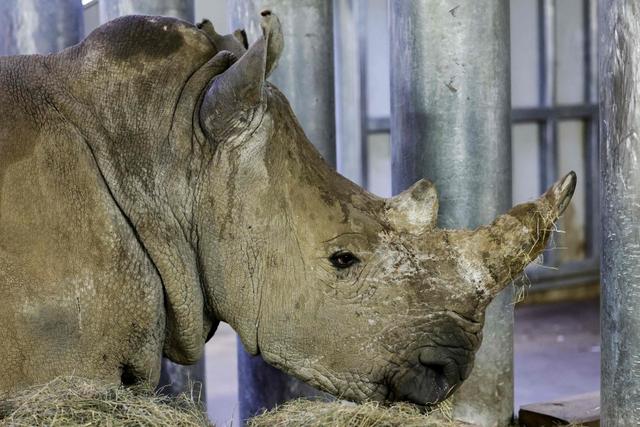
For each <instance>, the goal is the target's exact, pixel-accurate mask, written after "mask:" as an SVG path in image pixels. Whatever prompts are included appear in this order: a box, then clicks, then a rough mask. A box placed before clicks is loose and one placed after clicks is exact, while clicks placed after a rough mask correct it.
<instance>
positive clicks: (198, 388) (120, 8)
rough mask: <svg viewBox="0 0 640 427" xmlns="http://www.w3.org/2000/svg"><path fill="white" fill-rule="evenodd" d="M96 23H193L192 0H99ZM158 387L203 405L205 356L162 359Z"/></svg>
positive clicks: (204, 400) (204, 394)
mask: <svg viewBox="0 0 640 427" xmlns="http://www.w3.org/2000/svg"><path fill="white" fill-rule="evenodd" d="M99 6H100V22H103V23H104V22H107V21H110V20H112V19H115V18H117V17H119V16H124V15H159V16H172V17H174V18H179V19H183V20H185V21H189V22H193V20H194V0H100V3H99ZM159 387H160V390H161V391H162V392H163V393H165V394H169V395H177V394H180V393H193V394H194V395H195V397H198V398H199V400H200V401H201V402H202V403H203V404H205V403H206V401H207V399H206V384H205V358H204V357H203V358H202V359H200V360H199V361H198V362H197V363H196V364H195V365H192V366H184V365H179V364H177V363H173V362H171V361H170V360H169V359H162V371H161V373H160V384H159Z"/></svg>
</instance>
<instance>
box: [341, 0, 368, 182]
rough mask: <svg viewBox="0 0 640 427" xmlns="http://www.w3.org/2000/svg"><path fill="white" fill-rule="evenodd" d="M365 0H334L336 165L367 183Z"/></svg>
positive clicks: (356, 180)
mask: <svg viewBox="0 0 640 427" xmlns="http://www.w3.org/2000/svg"><path fill="white" fill-rule="evenodd" d="M367 2H368V0H335V1H334V3H333V7H334V11H333V14H334V21H333V22H334V26H335V29H334V39H335V41H336V42H335V46H334V49H335V56H334V57H335V80H336V82H335V87H336V89H335V93H336V112H335V117H336V167H337V169H338V172H340V173H341V174H342V175H344V176H346V177H347V178H349V179H350V180H351V181H353V182H355V183H356V184H358V185H361V186H363V187H365V188H366V186H367V172H368V170H367V163H368V158H367V142H366V141H367V128H366V124H367V121H366V107H367V104H366V100H367V95H366V94H367V86H366V83H367V81H366V76H367V73H366V69H365V67H366V59H367V58H366V42H365V37H366V31H367V17H366V15H367Z"/></svg>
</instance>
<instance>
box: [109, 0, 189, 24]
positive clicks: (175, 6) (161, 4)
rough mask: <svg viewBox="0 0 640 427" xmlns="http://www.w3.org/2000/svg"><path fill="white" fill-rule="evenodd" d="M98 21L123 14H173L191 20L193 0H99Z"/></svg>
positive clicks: (175, 16)
mask: <svg viewBox="0 0 640 427" xmlns="http://www.w3.org/2000/svg"><path fill="white" fill-rule="evenodd" d="M99 5H100V22H103V23H104V22H107V21H110V20H112V19H115V18H117V17H119V16H125V15H160V16H173V17H174V18H179V19H183V20H185V21H189V22H193V20H194V19H195V18H194V0H100V4H99Z"/></svg>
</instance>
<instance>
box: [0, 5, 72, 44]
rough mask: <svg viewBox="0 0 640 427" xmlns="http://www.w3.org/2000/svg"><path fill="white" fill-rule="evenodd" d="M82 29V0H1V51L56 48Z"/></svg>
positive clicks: (66, 42) (68, 41) (68, 42)
mask: <svg viewBox="0 0 640 427" xmlns="http://www.w3.org/2000/svg"><path fill="white" fill-rule="evenodd" d="M83 31H84V27H83V20H82V2H81V0H2V1H0V55H21V54H33V53H42V54H46V53H51V52H58V51H60V50H62V49H64V48H65V47H69V46H71V45H74V44H76V43H78V42H79V41H80V40H81V39H82V35H83Z"/></svg>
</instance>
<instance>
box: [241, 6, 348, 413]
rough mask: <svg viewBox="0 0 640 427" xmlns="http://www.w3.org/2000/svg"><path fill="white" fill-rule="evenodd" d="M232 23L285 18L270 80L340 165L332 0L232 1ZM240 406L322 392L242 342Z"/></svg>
mask: <svg viewBox="0 0 640 427" xmlns="http://www.w3.org/2000/svg"><path fill="white" fill-rule="evenodd" d="M229 9H230V13H231V28H233V29H235V28H244V29H245V30H246V32H247V35H248V38H249V41H250V42H251V41H253V40H256V39H257V38H258V37H259V36H260V35H261V34H260V26H259V18H260V11H261V10H263V9H270V10H272V11H273V12H274V13H275V14H276V15H278V17H279V18H280V21H281V23H282V30H283V33H284V43H285V47H284V51H283V53H282V57H281V58H280V61H279V65H278V67H277V68H276V70H275V71H274V72H273V74H272V75H271V77H270V78H269V80H270V81H271V82H272V83H274V84H275V85H276V86H277V87H278V88H279V89H280V90H282V91H283V92H284V94H285V95H286V97H287V98H288V99H289V102H290V103H291V106H292V108H293V111H294V112H295V114H296V116H297V117H298V120H299V121H300V123H301V124H302V127H303V128H304V130H305V133H306V134H307V137H309V140H310V141H311V142H312V143H313V144H314V145H315V147H316V148H317V149H318V150H319V151H320V154H322V156H323V157H324V159H325V160H326V161H327V162H329V164H331V165H333V166H334V167H335V164H336V141H335V139H336V132H335V95H334V77H333V76H334V61H333V1H331V0H230V1H229ZM238 388H239V400H240V402H239V409H240V419H241V420H242V421H244V420H246V419H247V418H249V417H251V416H253V415H255V414H257V413H259V412H261V411H262V410H264V409H270V408H273V407H274V406H275V405H277V404H279V403H282V402H284V401H287V400H290V399H294V398H297V397H300V396H314V395H318V394H319V393H320V392H318V391H317V390H315V389H313V388H312V387H310V386H308V385H306V384H304V383H302V382H300V381H298V380H296V379H294V378H292V377H290V376H288V375H286V374H284V373H283V372H281V371H279V370H277V369H274V368H272V367H271V366H269V365H267V364H266V363H265V362H264V361H263V360H262V358H260V357H259V356H258V357H253V356H250V355H248V354H246V352H245V351H244V349H243V348H242V345H241V344H239V345H238Z"/></svg>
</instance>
